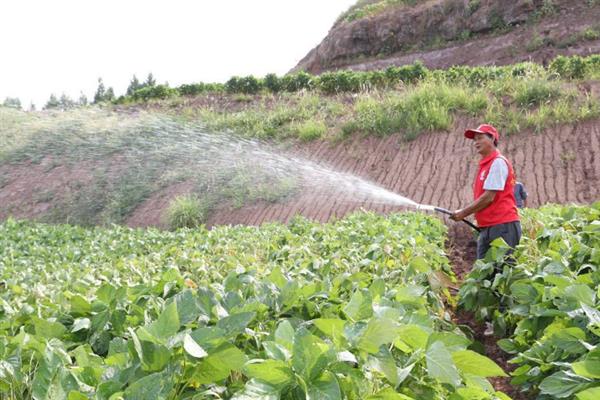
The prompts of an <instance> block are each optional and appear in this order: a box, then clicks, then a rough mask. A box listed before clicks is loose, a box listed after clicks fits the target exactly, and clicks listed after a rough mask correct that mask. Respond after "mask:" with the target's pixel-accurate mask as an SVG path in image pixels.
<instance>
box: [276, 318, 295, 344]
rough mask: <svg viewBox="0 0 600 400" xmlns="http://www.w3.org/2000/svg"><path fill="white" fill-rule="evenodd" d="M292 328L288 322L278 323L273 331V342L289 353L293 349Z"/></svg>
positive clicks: (293, 332)
mask: <svg viewBox="0 0 600 400" xmlns="http://www.w3.org/2000/svg"><path fill="white" fill-rule="evenodd" d="M294 334H295V331H294V327H293V326H292V324H291V323H290V321H288V320H284V321H282V322H280V323H279V325H278V326H277V329H276V330H275V342H276V343H277V344H280V345H282V346H283V347H285V348H286V349H288V350H289V351H292V348H293V347H294Z"/></svg>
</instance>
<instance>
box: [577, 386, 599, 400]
mask: <svg viewBox="0 0 600 400" xmlns="http://www.w3.org/2000/svg"><path fill="white" fill-rule="evenodd" d="M575 397H577V400H598V399H600V387H593V388H589V389H586V390H583V391H581V392H578V393H577V394H575Z"/></svg>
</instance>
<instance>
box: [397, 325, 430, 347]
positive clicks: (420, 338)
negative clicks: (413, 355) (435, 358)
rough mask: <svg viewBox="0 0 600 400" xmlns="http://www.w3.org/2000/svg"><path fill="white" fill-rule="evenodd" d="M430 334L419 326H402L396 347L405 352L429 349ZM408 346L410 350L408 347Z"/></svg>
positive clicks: (399, 329)
mask: <svg viewBox="0 0 600 400" xmlns="http://www.w3.org/2000/svg"><path fill="white" fill-rule="evenodd" d="M428 339H429V333H427V332H426V331H425V330H424V329H423V328H422V327H420V326H418V325H412V324H409V325H400V327H399V328H398V338H397V339H396V341H395V342H394V344H395V345H396V347H398V348H399V349H400V350H403V351H405V352H410V351H414V350H419V349H423V350H425V348H426V347H427V341H428ZM406 346H408V348H407V347H406Z"/></svg>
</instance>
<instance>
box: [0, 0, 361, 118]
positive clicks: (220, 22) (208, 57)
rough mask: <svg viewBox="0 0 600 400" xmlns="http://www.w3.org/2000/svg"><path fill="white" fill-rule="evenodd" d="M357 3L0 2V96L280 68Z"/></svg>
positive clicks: (119, 90) (38, 96) (28, 96)
mask: <svg viewBox="0 0 600 400" xmlns="http://www.w3.org/2000/svg"><path fill="white" fill-rule="evenodd" d="M355 1H356V0H254V1H251V0H187V1H185V0H168V1H164V0H160V1H159V0H144V1H139V0H101V1H96V0H85V1H83V0H52V1H48V0H18V1H17V0H4V1H0V102H2V101H4V99H5V98H6V97H7V96H9V97H18V98H20V100H21V103H22V104H23V107H24V108H28V107H29V104H30V103H31V102H33V103H34V104H35V105H36V106H37V108H38V109H40V108H42V107H43V105H44V104H45V103H46V101H47V99H48V98H49V96H50V94H51V93H54V94H56V95H57V96H60V95H61V94H62V93H65V94H67V95H68V96H70V97H72V98H74V99H77V98H78V97H79V95H80V93H81V92H83V93H84V94H85V95H86V96H87V97H88V98H92V97H93V94H94V92H95V90H96V87H97V86H98V78H99V77H102V78H103V80H104V83H105V85H106V86H107V87H108V86H112V87H114V90H115V93H116V94H117V95H119V94H123V93H124V92H125V90H126V88H127V85H128V84H129V81H130V80H131V77H132V76H133V74H136V75H137V77H138V78H140V80H143V79H144V78H145V77H146V76H147V75H148V73H149V72H152V74H153V75H154V77H155V78H156V80H157V82H158V83H165V82H168V83H169V84H170V85H171V86H177V85H179V84H182V83H192V82H224V81H226V80H227V79H229V78H230V77H231V76H234V75H239V76H243V75H249V74H253V75H256V76H264V75H265V74H267V73H270V72H273V73H277V74H279V75H281V74H284V73H286V72H287V71H289V70H290V69H291V68H292V67H294V66H295V65H296V63H297V62H298V61H300V59H302V57H304V56H305V55H306V54H307V53H308V52H309V51H310V50H311V49H312V48H313V47H315V46H316V45H317V44H318V43H319V42H320V41H321V40H322V39H323V38H324V37H325V35H326V34H327V32H328V31H329V29H330V28H331V26H332V25H333V23H334V21H335V20H336V18H337V17H338V16H339V15H340V14H341V13H342V12H343V11H345V10H346V9H348V8H349V7H350V6H351V5H352V4H353V3H355Z"/></svg>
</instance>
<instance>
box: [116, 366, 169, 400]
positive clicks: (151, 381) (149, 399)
mask: <svg viewBox="0 0 600 400" xmlns="http://www.w3.org/2000/svg"><path fill="white" fill-rule="evenodd" d="M173 384H174V380H173V379H172V376H171V375H170V374H168V373H166V372H160V373H154V374H150V375H148V376H145V377H143V378H141V379H138V380H137V381H135V382H133V383H132V384H131V385H129V387H127V389H125V393H124V394H123V395H124V396H123V397H124V398H125V399H127V400H167V399H168V398H169V396H170V394H171V391H172V390H173Z"/></svg>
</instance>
